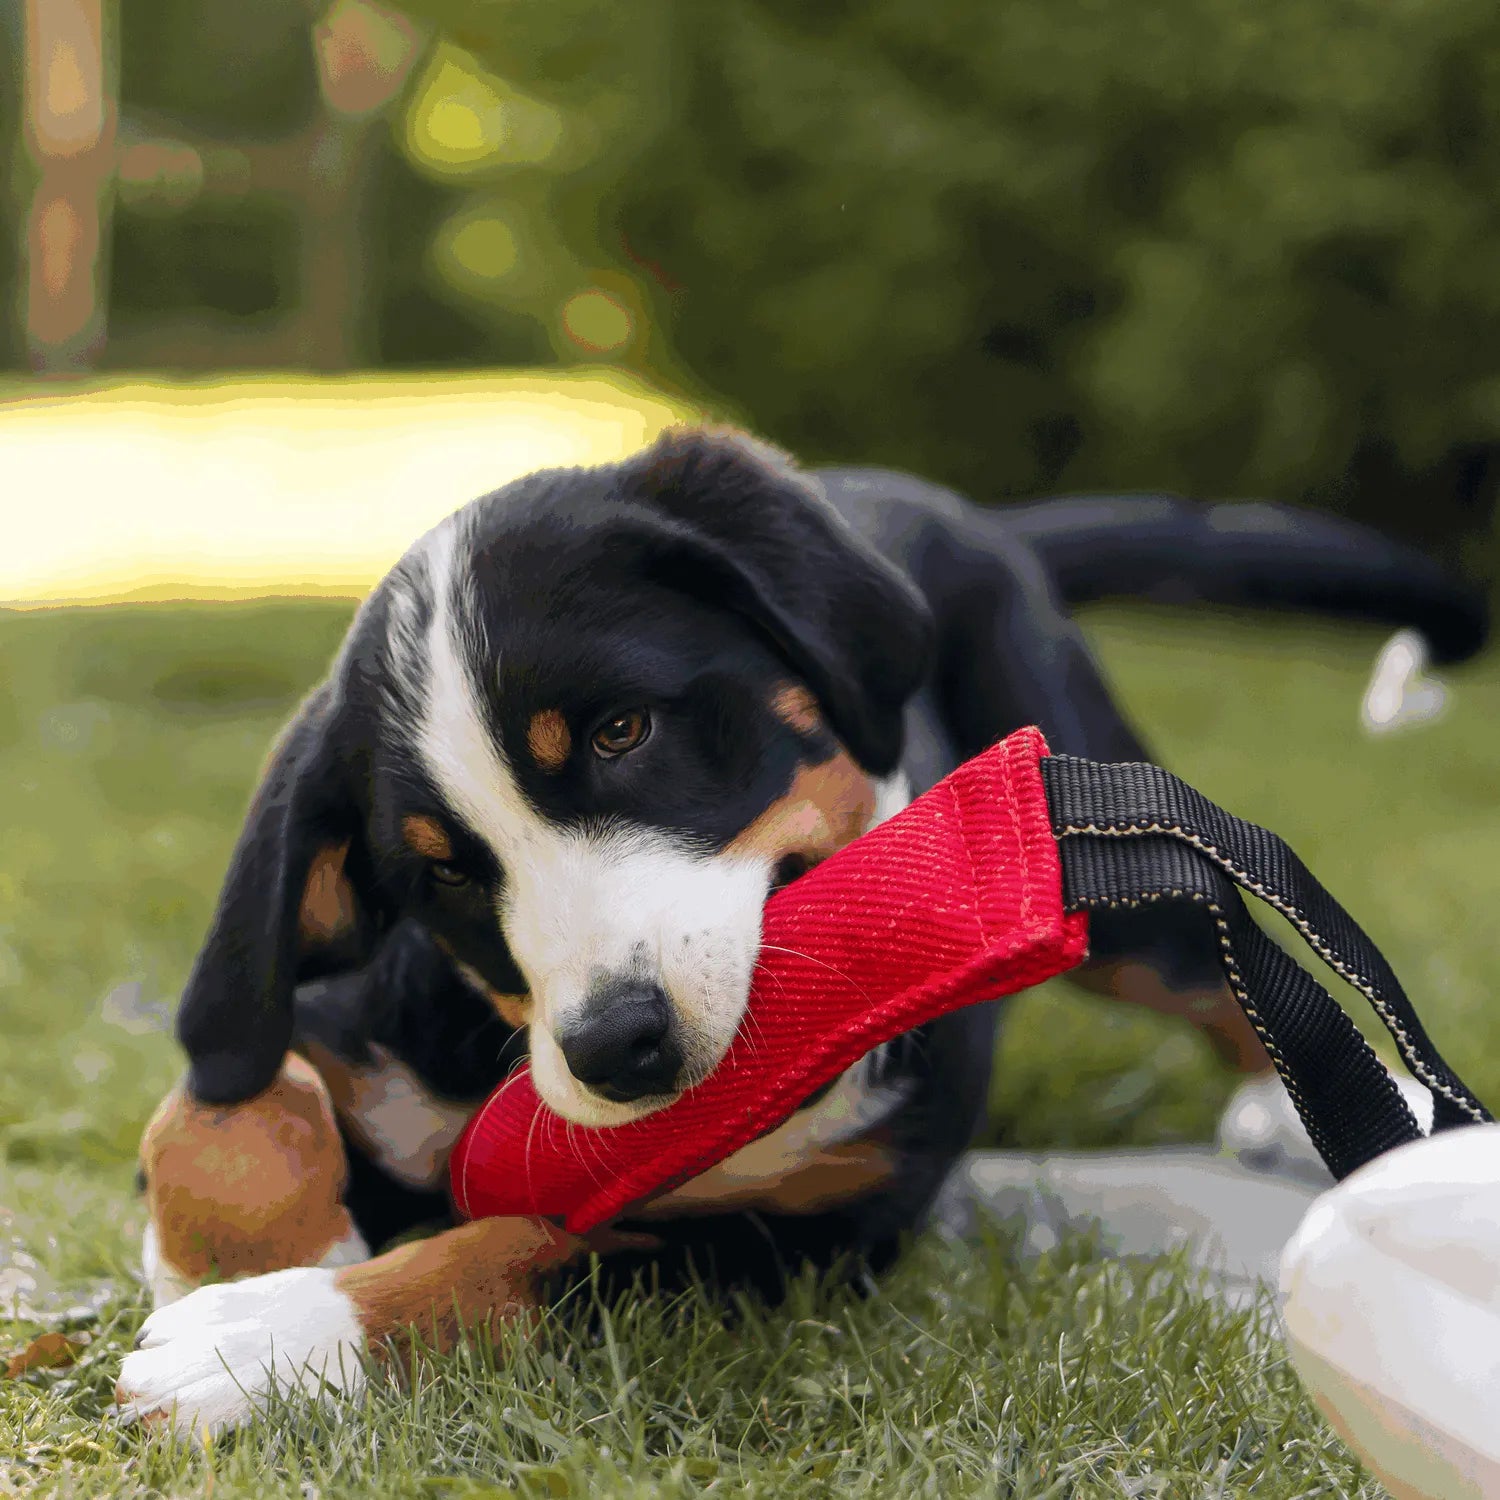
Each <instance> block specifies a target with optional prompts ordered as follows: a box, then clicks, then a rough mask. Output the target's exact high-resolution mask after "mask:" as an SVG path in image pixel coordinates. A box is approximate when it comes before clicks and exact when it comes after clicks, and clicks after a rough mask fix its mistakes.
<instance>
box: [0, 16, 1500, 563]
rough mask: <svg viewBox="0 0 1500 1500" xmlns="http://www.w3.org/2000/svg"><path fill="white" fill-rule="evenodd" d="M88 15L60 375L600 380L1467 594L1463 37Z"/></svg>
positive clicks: (1476, 330)
mask: <svg viewBox="0 0 1500 1500" xmlns="http://www.w3.org/2000/svg"><path fill="white" fill-rule="evenodd" d="M28 3H31V4H33V5H35V4H40V3H43V0H28ZM46 3H53V4H56V5H59V6H64V5H70V4H75V3H77V4H83V3H87V0H46ZM94 3H96V4H97V3H99V0H94ZM111 15H112V16H114V24H115V31H114V35H113V41H112V43H111V46H110V48H109V57H110V61H109V63H108V68H107V70H106V71H108V69H113V70H114V71H113V72H112V73H110V75H109V76H110V80H111V81H110V85H109V86H110V87H111V88H112V89H113V90H115V92H116V93H117V97H118V112H117V119H116V121H115V126H114V149H113V156H112V158H111V162H110V164H109V165H108V167H107V168H106V169H103V170H104V177H103V178H102V179H101V185H100V189H99V191H100V193H101V194H102V195H103V196H104V198H105V199H107V204H108V213H109V224H108V233H107V235H106V249H105V250H104V251H103V252H101V261H100V275H99V282H100V285H101V286H102V287H104V288H105V289H106V292H105V294H106V295H107V303H108V317H107V324H105V325H103V327H102V331H96V332H95V334H93V335H92V336H91V338H90V339H89V340H86V341H85V343H84V345H83V346H82V352H81V353H80V352H79V349H77V348H75V349H74V350H72V351H71V353H70V355H69V359H70V360H71V361H72V367H77V366H78V365H79V364H80V363H81V364H83V365H86V366H88V367H91V368H100V369H105V370H123V369H131V370H143V369H158V370H161V369H173V370H181V369H188V370H195V369H196V370H202V369H209V368H234V369H243V368H247V367H257V366H261V367H276V368H280V369H286V368H290V367H302V368H310V369H316V370H325V371H327V370H340V369H353V368H369V367H382V366H383V367H407V368H411V367H424V368H426V367H452V366H464V365H496V364H502V365H514V364H521V365H527V366H532V367H536V366H547V365H571V364H579V363H598V362H610V363H614V364H618V365H621V366H623V367H625V368H628V369H630V370H632V371H635V372H637V373H640V374H643V375H645V376H647V377H648V378H650V379H652V380H653V381H655V382H657V383H658V384H660V385H663V386H665V387H667V388H668V389H671V390H674V391H676V392H679V393H682V394H685V395H687V396H689V397H690V398H692V399H694V400H696V401H700V402H703V403H706V404H708V405H710V406H713V407H715V408H716V409H718V410H721V411H723V412H725V413H726V414H728V415H730V416H732V417H735V418H738V419H740V420H743V421H746V422H748V423H750V424H751V425H753V426H755V427H756V428H757V429H759V430H760V431H762V432H764V433H765V434H767V435H768V436H770V437H772V438H773V439H776V440H778V441H780V442H782V443H784V444H785V445H786V446H788V447H789V448H791V449H793V450H795V451H796V452H797V453H799V454H800V455H802V456H803V457H805V458H808V459H813V460H819V459H843V460H858V461H869V462H877V463H888V464H893V465H898V466H901V467H905V468H911V469H914V470H917V471H919V472H921V473H924V474H926V475H929V476H931V477H934V478H938V479H942V480H946V481H948V482H950V483H953V484H955V485H957V486H959V487H960V488H963V489H965V490H967V491H968V492H970V493H972V494H974V495H976V496H977V497H979V498H981V499H990V500H993V499H1000V498H1003V497H1006V496H1014V495H1033V494H1037V493H1042V492H1055V491H1061V490H1100V489H1116V490H1118V489H1132V488H1152V489H1157V488H1166V489H1174V490H1177V491H1180V492H1184V493H1187V494H1191V495H1205V496H1206V495H1213V496H1243V495H1263V496H1273V497H1277V498H1283V499H1291V500H1300V501H1302V502H1304V503H1308V504H1313V505H1321V506H1326V507H1329V508H1333V509H1336V510H1339V511H1342V512H1345V513H1350V514H1355V515H1358V516H1360V517H1362V518H1365V519H1368V520H1371V521H1374V522H1376V523H1377V524H1380V525H1382V526H1384V527H1386V528H1387V529H1390V530H1394V531H1398V532H1402V533H1405V534H1407V535H1411V536H1414V537H1416V538H1418V539H1420V540H1422V541H1423V542H1425V543H1426V544H1427V545H1429V546H1431V547H1433V548H1435V549H1438V550H1440V551H1442V552H1444V553H1446V554H1447V555H1449V556H1450V557H1452V558H1455V559H1462V560H1463V561H1464V562H1465V563H1466V564H1467V565H1469V566H1470V567H1473V568H1477V569H1482V570H1484V571H1485V572H1486V573H1490V572H1492V571H1493V569H1492V568H1491V562H1492V554H1493V542H1492V537H1493V527H1492V520H1491V517H1492V510H1493V499H1494V491H1495V488H1496V485H1497V483H1500V11H1496V10H1495V8H1494V7H1493V6H1491V5H1487V4H1481V3H1479V0H1420V3H1417V0H1340V3H1338V4H1335V5H1326V6H1311V5H1308V4H1306V3H1305V0H1157V3H1145V4H1140V5H1133V6H1111V5H1108V4H1104V3H1100V0H1006V3H1004V4H998V5H991V6H975V5H971V4H967V3H963V0H866V3H864V4H861V5H854V4H850V3H848V0H823V3H821V4H816V5H812V4H807V3H805V0H715V3H713V4H710V5H704V4H698V3H693V0H634V3H632V4H630V5H619V4H611V3H608V0H400V8H399V9H393V8H390V6H389V4H388V3H382V4H381V5H376V4H373V3H369V0H333V3H332V4H331V5H323V4H312V3H310V0H256V3H255V4H253V5H247V4H244V3H243V0H241V3H235V0H152V4H150V5H148V6H134V7H129V6H127V7H124V9H123V11H121V12H119V13H118V14H117V15H116V14H115V13H113V12H111ZM16 36H17V28H15V27H14V26H12V27H11V28H10V29H9V31H8V32H7V31H5V30H0V46H11V47H14V46H16V45H18V44H17V41H16ZM4 108H5V105H4V104H3V103H0V110H3V109H4ZM6 124H7V122H6V121H5V120H4V119H0V127H3V126H5V125H6ZM9 125H10V133H11V135H12V136H13V137H15V138H19V135H20V133H19V132H18V131H17V130H16V129H15V124H14V121H11V122H9ZM16 160H17V163H18V165H19V167H20V170H18V171H17V172H16V173H15V174H13V176H14V179H15V181H16V182H17V183H19V184H21V186H22V190H21V191H18V192H15V193H13V194H12V195H11V210H10V211H11V213H12V215H13V221H14V233H13V234H11V235H10V236H9V237H8V238H9V239H10V244H8V245H6V246H5V247H3V248H0V277H5V276H6V275H7V263H6V259H5V257H6V256H7V255H11V256H12V257H13V258H14V252H15V248H16V246H17V245H19V244H22V243H24V242H25V239H26V231H25V229H24V215H25V212H26V209H25V183H26V181H27V180H28V178H27V172H26V170H25V162H24V153H22V152H21V150H20V148H19V147H18V154H17V157H16ZM33 175H34V174H33ZM11 274H12V275H18V273H16V272H12V273H11ZM16 306H17V308H18V312H17V317H18V318H20V317H21V316H22V312H21V311H20V310H21V309H22V299H21V298H20V297H19V296H18V298H17V303H16ZM8 338H9V343H8V345H7V346H6V347H5V349H4V351H3V352H4V353H5V355H6V357H7V358H9V359H10V361H11V362H12V363H13V364H15V365H18V366H24V365H25V363H26V361H27V359H28V358H29V359H30V361H31V362H32V363H33V364H38V363H41V364H45V363H46V360H45V358H39V353H38V349H37V346H36V342H35V340H32V341H31V342H30V344H29V345H28V341H27V336H26V332H25V329H24V327H21V326H20V325H19V324H17V325H16V326H13V327H12V328H11V330H10V332H9V335H8ZM43 353H45V351H43ZM62 363H67V361H62Z"/></svg>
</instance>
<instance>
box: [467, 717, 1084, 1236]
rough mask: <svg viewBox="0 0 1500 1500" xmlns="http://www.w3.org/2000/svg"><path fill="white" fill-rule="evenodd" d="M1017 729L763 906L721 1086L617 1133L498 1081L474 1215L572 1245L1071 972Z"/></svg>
mask: <svg viewBox="0 0 1500 1500" xmlns="http://www.w3.org/2000/svg"><path fill="white" fill-rule="evenodd" d="M1046 754H1047V744H1046V741H1045V740H1044V739H1043V738H1042V735H1041V731H1040V730H1037V729H1022V730H1018V731H1017V732H1016V733H1015V734H1013V735H1011V736H1010V737H1009V738H1008V739H1005V740H1002V741H1001V742H1000V743H999V744H998V745H995V746H993V747H992V748H990V749H989V750H986V751H985V752H984V753H983V754H982V755H978V756H976V757H975V758H974V759H973V760H970V761H967V762H966V763H965V764H964V765H962V766H960V767H959V768H958V769H957V770H956V771H954V772H953V774H952V775H951V776H948V777H947V778H945V779H944V780H943V781H940V782H939V783H938V784H937V785H936V786H935V787H933V788H932V790H931V791H929V792H927V793H925V794H924V795H923V796H921V797H919V798H917V800H916V801H915V802H913V803H912V804H911V806H910V807H908V808H906V809H905V810H904V811H902V812H900V813H898V814H897V815H896V816H895V817H893V818H891V819H890V820H889V821H887V822H885V823H882V824H880V825H879V826H878V827H876V828H873V829H871V830H870V832H869V833H867V834H865V835H863V836H862V837H861V838H859V839H857V840H855V842H854V843H852V844H850V845H849V846H848V847H846V848H844V849H842V850H840V851H839V852H838V853H837V854H835V855H833V856H832V858H830V859H827V860H825V861H824V862H823V863H822V864H821V865H819V866H818V867H817V868H816V869H814V870H811V871H809V872H808V873H807V874H806V875H804V876H802V878H801V879H800V880H798V881H796V882H795V884H793V885H791V886H789V887H787V888H786V889H785V890H783V891H779V892H777V894H776V895H775V896H773V897H772V898H771V899H770V901H768V902H767V903H766V909H765V916H764V921H763V927H762V947H761V957H760V961H759V964H758V966H757V970H756V979H755V983H754V986H753V988H752V990H751V994H750V1001H749V1007H748V1013H749V1015H750V1016H751V1017H753V1022H751V1023H749V1024H746V1023H742V1024H741V1026H740V1030H739V1032H738V1034H737V1035H736V1037H735V1039H734V1041H733V1043H731V1045H730V1048H729V1051H728V1052H727V1053H726V1055H725V1057H724V1059H723V1061H722V1062H721V1063H720V1064H719V1066H718V1067H717V1068H716V1069H715V1070H714V1072H713V1073H712V1074H711V1075H710V1076H709V1077H708V1078H707V1079H705V1080H704V1081H703V1082H702V1083H700V1084H699V1085H697V1087H695V1088H692V1089H689V1090H688V1091H687V1092H686V1093H685V1094H683V1096H682V1097H681V1098H680V1099H678V1100H677V1101H676V1102H675V1103H673V1104H671V1105H670V1106H668V1107H667V1108H665V1109H662V1110H659V1111H658V1112H657V1113H655V1114H653V1115H647V1116H646V1117H644V1118H643V1119H640V1120H635V1121H632V1122H631V1123H629V1124H626V1125H618V1126H613V1127H610V1128H607V1129H591V1128H588V1127H584V1126H580V1125H569V1124H568V1122H566V1121H565V1120H563V1119H562V1117H561V1116H559V1115H557V1114H555V1113H553V1112H552V1111H551V1110H550V1109H548V1108H547V1106H546V1105H545V1104H543V1103H542V1101H541V1099H540V1098H539V1097H538V1096H537V1093H536V1090H535V1089H534V1088H533V1086H532V1083H531V1078H530V1074H529V1072H528V1071H525V1070H524V1068H523V1070H522V1071H519V1072H518V1073H516V1074H513V1075H512V1076H511V1077H510V1078H509V1079H507V1080H506V1082H505V1083H503V1084H502V1085H501V1086H500V1087H499V1088H498V1089H496V1091H495V1092H494V1094H493V1095H491V1097H490V1098H489V1100H488V1101H487V1102H486V1103H485V1104H484V1105H483V1106H482V1107H481V1108H480V1110H479V1112H478V1113H477V1114H476V1115H475V1116H474V1118H473V1119H472V1120H471V1121H470V1122H469V1125H468V1127H467V1129H466V1130H465V1131H464V1134H463V1136H462V1137H461V1138H460V1140H459V1142H458V1144H457V1146H456V1147H455V1148H454V1151H453V1155H452V1159H451V1163H450V1172H451V1178H452V1186H453V1197H454V1201H455V1203H456V1205H457V1207H458V1209H459V1211H460V1212H461V1213H463V1214H464V1215H466V1216H467V1217H468V1218H471V1219H478V1218H492V1217H497V1216H509V1215H526V1216H531V1215H537V1216H542V1217H547V1218H558V1219H561V1220H562V1221H563V1224H564V1226H565V1227H566V1228H567V1229H569V1230H571V1231H572V1232H574V1233H575V1234H581V1233H583V1232H584V1231H586V1230H588V1229H592V1228H594V1227H596V1226H598V1225H600V1224H603V1223H605V1222H606V1221H607V1220H610V1219H613V1218H615V1217H617V1216H618V1215H619V1214H621V1213H622V1212H623V1211H624V1210H626V1209H627V1208H629V1207H630V1206H631V1205H632V1204H637V1203H640V1202H641V1201H642V1200H644V1199H646V1198H648V1197H651V1196H653V1195H654V1194H656V1193H657V1192H660V1191H664V1190H666V1189H668V1188H671V1187H675V1186H678V1185H680V1184H681V1183H683V1182H685V1181H687V1180H688V1179H689V1178H691V1177H695V1176H696V1175H697V1174H698V1173H700V1172H702V1171H705V1170H706V1169H707V1168H709V1167H711V1166H713V1165H714V1164H715V1163H717V1162H720V1161H722V1160H724V1158H726V1157H728V1156H730V1155H732V1154H733V1153H734V1152H736V1151H738V1150H739V1149H740V1148H741V1147H742V1146H745V1145H748V1144H749V1143H750V1142H751V1141H753V1140H755V1139H756V1137H758V1136H760V1135H763V1134H764V1133H765V1132H766V1131H768V1130H770V1129H772V1128H773V1127H774V1126H776V1125H778V1124H780V1123H781V1121H782V1120H784V1119H786V1118H787V1116H788V1115H790V1114H792V1113H793V1112H794V1111H795V1110H796V1108H797V1107H798V1105H799V1104H801V1102H802V1101H803V1100H804V1099H806V1098H807V1097H808V1096H809V1095H810V1094H811V1093H812V1092H813V1091H814V1090H815V1089H816V1088H818V1087H819V1085H821V1084H824V1083H827V1082H828V1081H829V1080H830V1079H832V1078H835V1077H836V1076H837V1075H838V1074H839V1073H841V1072H842V1071H843V1070H844V1069H845V1068H847V1067H849V1066H850V1065H851V1064H853V1063H854V1062H856V1061H857V1060H858V1059H859V1058H861V1057H863V1056H864V1055H865V1054H866V1053H868V1052H870V1051H871V1050H873V1049H874V1048H875V1047H878V1046H879V1045H880V1044H881V1043H882V1042H886V1041H890V1040H891V1039H892V1038H894V1037H897V1036H900V1035H901V1034H902V1033H903V1032H907V1031H910V1030H911V1029H912V1028H913V1027H915V1026H918V1025H920V1024H922V1023H923V1022H924V1021H930V1020H934V1019H936V1018H937V1017H938V1016H941V1015H944V1014H946V1013H947V1012H949V1011H953V1010H958V1009H960V1008H961V1007H962V1006H965V1005H973V1004H976V1003H978V1002H979V1001H982V1000H991V999H994V998H995V997H997V996H999V995H1008V994H1011V993H1013V992H1014V991H1016V990H1021V989H1026V988H1027V987H1028V986H1030V985H1034V984H1040V983H1041V982H1042V981H1043V980H1044V979H1050V978H1051V977H1052V976H1053V975H1055V974H1060V973H1063V972H1064V971H1065V970H1067V969H1071V968H1073V967H1074V966H1075V965H1077V964H1078V963H1080V962H1081V961H1082V960H1083V958H1084V957H1085V955H1086V953H1087V951H1088V924H1087V919H1086V918H1085V917H1084V916H1083V915H1081V914H1071V913H1065V912H1064V911H1063V906H1062V875H1061V870H1060V867H1059V862H1058V853H1057V841H1056V839H1055V838H1054V837H1053V834H1052V829H1051V824H1050V818H1049V814H1048V808H1047V798H1046V795H1045V793H1044V791H1043V788H1042V780H1041V773H1040V771H1039V769H1038V765H1039V761H1040V758H1041V757H1042V756H1044V755H1046Z"/></svg>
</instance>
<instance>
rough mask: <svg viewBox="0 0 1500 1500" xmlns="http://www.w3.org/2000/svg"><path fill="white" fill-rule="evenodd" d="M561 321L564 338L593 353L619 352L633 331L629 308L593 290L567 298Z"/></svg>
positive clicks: (606, 294) (605, 294)
mask: <svg viewBox="0 0 1500 1500" xmlns="http://www.w3.org/2000/svg"><path fill="white" fill-rule="evenodd" d="M562 318H563V329H564V330H565V331H566V333H567V335H568V337H569V338H570V339H572V340H573V342H574V343H575V344H579V345H581V346H582V347H583V348H585V349H588V350H590V351H591V352H593V353H596V354H604V353H608V352H609V351H611V350H614V349H619V348H620V347H621V346H622V345H624V344H626V343H628V342H629V340H630V335H631V334H632V333H633V332H634V331H635V320H634V319H633V318H632V317H631V316H630V309H629V308H627V307H626V306H625V305H624V304H623V303H621V302H619V301H617V300H616V299H615V298H614V297H611V296H610V294H609V293H608V292H603V291H600V290H599V289H598V288H597V287H595V288H593V289H592V290H590V291H587V292H579V293H578V294H577V295H576V296H573V297H569V298H568V300H567V302H566V303H564V304H563V314H562Z"/></svg>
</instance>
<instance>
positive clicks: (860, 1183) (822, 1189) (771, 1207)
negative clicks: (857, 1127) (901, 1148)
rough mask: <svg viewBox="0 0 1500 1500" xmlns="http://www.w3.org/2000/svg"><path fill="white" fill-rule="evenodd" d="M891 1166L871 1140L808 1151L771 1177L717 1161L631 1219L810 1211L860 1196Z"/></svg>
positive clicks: (634, 1211) (634, 1212) (886, 1155)
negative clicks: (745, 1174)
mask: <svg viewBox="0 0 1500 1500" xmlns="http://www.w3.org/2000/svg"><path fill="white" fill-rule="evenodd" d="M894 1171H895V1163H894V1162H893V1161H892V1159H891V1154H890V1152H889V1151H888V1150H887V1149H886V1148H885V1147H884V1146H882V1145H880V1144H879V1143H878V1142H875V1141H846V1142H843V1143H842V1144H840V1145H837V1146H826V1147H822V1148H820V1149H818V1150H815V1151H811V1152H808V1153H807V1154H806V1155H805V1156H804V1157H803V1159H802V1160H801V1161H800V1162H798V1163H797V1164H796V1165H795V1166H792V1167H789V1168H788V1169H787V1170H786V1171H785V1172H782V1173H780V1174H779V1175H777V1176H774V1177H757V1178H738V1177H736V1176H735V1175H734V1174H733V1172H732V1171H726V1170H725V1166H724V1165H723V1164H721V1165H720V1166H717V1167H710V1168H709V1169H708V1171H706V1172H702V1173H700V1174H699V1175H698V1176H697V1177H695V1178H693V1180H692V1181H691V1182H687V1183H684V1184H683V1185H682V1186H681V1187H679V1188H674V1189H673V1190H672V1191H671V1192H670V1193H666V1194H664V1195H663V1196H662V1197H660V1198H655V1199H653V1200H652V1201H651V1202H650V1203H649V1204H647V1205H645V1206H644V1207H643V1208H640V1209H632V1210H631V1215H630V1216H631V1217H632V1218H642V1219H671V1218H680V1217H683V1216H685V1215H691V1214H709V1213H723V1212H724V1211H726V1210H728V1209H758V1210H760V1211H762V1212H764V1213H773V1214H813V1213H820V1212H822V1210H824V1209H826V1208H832V1207H833V1206H834V1205H835V1204H838V1203H847V1202H848V1201H849V1200H850V1199H853V1198H859V1197H862V1196H863V1195H864V1194H865V1193H868V1192H871V1191H873V1190H874V1189H875V1188H877V1187H879V1186H880V1185H881V1184H882V1183H885V1182H888V1181H889V1180H890V1178H891V1174H892V1173H893V1172H894Z"/></svg>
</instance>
